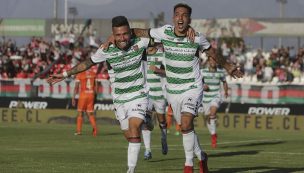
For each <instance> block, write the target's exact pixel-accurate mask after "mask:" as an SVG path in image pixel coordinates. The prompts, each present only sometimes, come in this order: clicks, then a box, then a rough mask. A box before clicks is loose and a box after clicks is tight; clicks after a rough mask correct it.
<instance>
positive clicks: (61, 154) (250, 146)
mask: <svg viewBox="0 0 304 173" xmlns="http://www.w3.org/2000/svg"><path fill="white" fill-rule="evenodd" d="M74 129H75V125H60V124H59V125H58V124H56V125H55V124H47V125H34V124H13V123H11V124H5V123H2V124H0V172H1V173H97V172H98V173H124V172H126V167H127V166H126V165H127V154H126V153H127V145H128V143H127V142H126V140H125V139H124V137H123V135H122V133H121V131H120V130H119V127H118V126H110V125H101V126H99V131H100V132H99V135H98V136H97V137H95V138H94V137H92V136H91V127H90V126H89V125H85V126H84V134H83V135H82V136H74V135H73V132H74ZM197 133H198V135H199V138H200V141H201V143H202V146H203V148H204V150H205V151H206V152H207V153H208V154H209V168H210V172H212V173H240V172H247V173H249V172H250V173H256V172H260V173H287V172H304V159H303V157H304V145H303V144H304V138H303V133H301V132H290V131H289V132H287V131H261V130H260V131H254V130H243V131H237V130H219V131H218V134H219V145H218V148H217V149H211V147H210V145H209V143H210V141H209V135H208V133H207V129H202V128H200V129H197ZM152 135H153V136H152V153H153V159H152V160H150V161H144V160H143V146H142V148H141V153H140V156H139V161H138V166H137V169H136V170H137V173H158V172H159V173H178V172H182V169H183V163H184V152H183V147H182V138H181V136H175V135H174V134H173V133H170V134H168V143H169V153H168V155H166V156H163V155H162V154H161V151H160V150H161V149H160V147H161V146H160V142H159V141H160V131H159V129H157V128H156V129H155V130H154V131H153V133H152ZM195 171H196V172H198V168H197V165H195Z"/></svg>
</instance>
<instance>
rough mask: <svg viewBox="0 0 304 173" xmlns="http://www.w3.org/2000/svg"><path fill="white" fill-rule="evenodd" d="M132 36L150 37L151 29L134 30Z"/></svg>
mask: <svg viewBox="0 0 304 173" xmlns="http://www.w3.org/2000/svg"><path fill="white" fill-rule="evenodd" d="M131 31H132V35H135V36H136V37H147V38H149V37H150V34H149V32H150V29H140V28H132V29H131Z"/></svg>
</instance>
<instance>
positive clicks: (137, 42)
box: [47, 16, 150, 173]
mask: <svg viewBox="0 0 304 173" xmlns="http://www.w3.org/2000/svg"><path fill="white" fill-rule="evenodd" d="M112 32H113V37H114V42H115V45H111V46H110V47H109V48H108V50H104V49H103V48H99V49H98V50H97V52H96V53H95V54H94V55H93V56H91V58H89V59H87V60H85V61H83V62H81V63H80V64H78V65H77V66H75V67H74V68H72V69H71V70H69V71H65V72H63V73H62V74H53V75H50V77H49V78H48V79H47V81H48V82H49V83H50V84H54V83H57V82H59V81H62V80H63V79H65V78H67V77H68V76H71V75H75V74H77V73H80V72H82V71H85V70H87V69H89V68H90V67H91V66H93V65H94V64H96V63H101V62H104V61H107V63H108V65H109V66H110V67H111V68H112V70H113V71H112V72H114V74H111V75H110V77H114V79H110V81H112V82H113V81H114V82H113V83H112V84H111V87H112V89H113V93H112V94H113V102H114V107H115V115H116V118H117V119H118V120H119V122H120V127H121V129H122V131H123V133H124V136H125V137H126V139H127V140H128V142H129V146H128V173H133V172H134V171H135V167H136V164H137V160H138V154H139V151H140V145H141V137H140V135H141V125H142V124H143V122H144V120H145V119H146V111H147V107H148V90H147V88H146V79H145V71H146V69H145V66H144V63H143V54H144V51H145V50H146V48H147V47H148V45H149V42H150V39H148V38H139V37H132V35H131V30H130V26H129V22H128V20H127V18H126V17H124V16H117V17H114V18H113V19H112Z"/></svg>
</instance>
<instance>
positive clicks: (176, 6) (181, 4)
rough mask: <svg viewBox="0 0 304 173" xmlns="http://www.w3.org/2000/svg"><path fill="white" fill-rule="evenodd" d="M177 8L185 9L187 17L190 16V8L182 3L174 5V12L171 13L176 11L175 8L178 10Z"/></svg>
mask: <svg viewBox="0 0 304 173" xmlns="http://www.w3.org/2000/svg"><path fill="white" fill-rule="evenodd" d="M179 7H184V8H186V9H187V10H188V12H189V15H190V16H191V13H192V8H191V7H190V6H189V5H188V4H184V3H178V4H176V5H175V6H174V11H173V12H175V10H176V9H177V8H179Z"/></svg>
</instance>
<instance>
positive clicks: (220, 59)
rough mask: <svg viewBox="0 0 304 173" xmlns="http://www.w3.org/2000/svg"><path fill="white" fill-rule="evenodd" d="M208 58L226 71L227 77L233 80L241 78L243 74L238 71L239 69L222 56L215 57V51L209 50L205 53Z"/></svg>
mask: <svg viewBox="0 0 304 173" xmlns="http://www.w3.org/2000/svg"><path fill="white" fill-rule="evenodd" d="M206 54H207V56H208V57H211V58H213V59H214V60H215V61H216V63H217V64H219V65H221V66H222V67H224V68H225V69H226V71H227V72H228V74H229V75H231V76H232V77H233V78H241V77H243V72H241V71H240V70H239V67H238V66H236V65H234V64H232V63H230V62H228V61H227V60H226V59H225V58H224V57H223V56H217V55H216V50H215V49H214V48H210V49H208V50H207V51H206Z"/></svg>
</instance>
